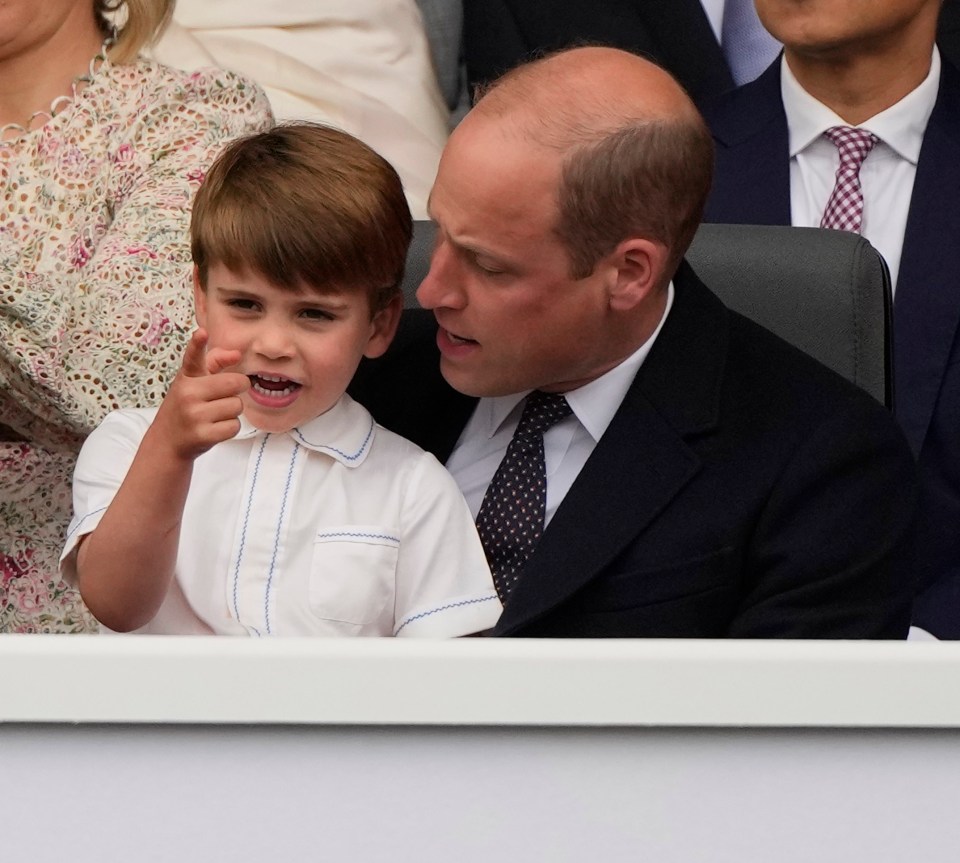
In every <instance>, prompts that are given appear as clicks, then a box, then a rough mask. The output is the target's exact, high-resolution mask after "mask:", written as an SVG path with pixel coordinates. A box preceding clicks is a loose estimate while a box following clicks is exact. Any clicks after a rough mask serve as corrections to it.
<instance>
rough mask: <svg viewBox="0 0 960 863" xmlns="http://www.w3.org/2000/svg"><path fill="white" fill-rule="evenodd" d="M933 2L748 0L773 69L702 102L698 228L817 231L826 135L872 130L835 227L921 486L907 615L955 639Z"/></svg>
mask: <svg viewBox="0 0 960 863" xmlns="http://www.w3.org/2000/svg"><path fill="white" fill-rule="evenodd" d="M940 5H941V4H940V0H815V2H809V0H807V2H799V0H757V10H758V12H759V13H760V17H761V20H763V22H764V24H765V25H766V27H767V29H768V30H770V31H771V32H772V33H773V34H774V35H775V36H776V37H777V38H778V39H780V40H781V41H782V42H783V43H784V55H783V60H782V62H781V61H780V60H777V61H776V62H775V63H774V64H773V65H772V66H771V67H770V68H769V69H768V70H767V71H766V72H765V73H764V74H763V75H762V76H761V77H760V78H759V79H757V80H756V81H754V82H753V83H752V84H748V85H746V86H744V87H742V88H740V89H738V90H736V91H734V92H733V93H730V94H728V95H727V96H725V97H723V98H721V99H720V100H718V101H717V102H716V103H715V104H714V105H713V106H712V107H708V109H707V112H706V114H707V120H708V122H709V124H710V126H711V129H712V130H713V134H714V139H715V142H716V147H717V151H716V175H715V178H714V187H713V191H712V193H711V196H710V199H709V202H708V204H707V211H706V216H705V219H706V221H717V222H731V223H737V222H742V223H749V224H774V225H777V224H779V225H789V224H794V225H820V224H821V223H822V221H823V220H825V219H826V218H827V217H826V216H825V212H826V211H827V210H828V209H830V207H831V205H830V203H829V202H830V201H831V199H833V198H834V197H835V193H834V188H835V186H838V185H840V184H842V183H843V182H844V181H842V180H841V181H839V183H838V181H837V179H836V177H837V171H838V167H840V162H841V156H840V150H839V149H838V147H837V146H836V145H834V143H833V142H832V141H831V140H830V139H829V138H828V137H825V136H826V135H828V134H830V133H829V132H828V131H827V130H828V129H836V128H845V127H852V128H853V129H854V131H855V132H856V133H857V134H860V133H861V132H865V133H870V134H871V135H872V136H873V137H872V139H871V141H870V144H869V151H868V152H867V153H866V155H865V156H863V160H862V163H861V164H860V167H859V170H858V176H857V177H856V183H855V184H856V186H857V192H858V194H859V195H860V197H861V198H862V202H861V203H862V214H861V216H860V220H859V226H857V225H856V224H849V225H848V226H847V227H848V229H853V230H859V231H860V232H861V233H862V234H863V235H864V236H865V237H866V238H867V239H869V240H870V241H871V242H872V243H873V245H874V246H876V247H877V248H878V250H879V251H880V252H881V254H883V256H884V257H885V258H886V260H887V262H888V264H889V265H890V270H891V276H892V278H893V282H894V315H893V317H894V384H895V386H894V395H895V412H896V415H897V418H898V420H899V422H900V424H901V426H902V427H903V429H904V431H905V433H906V436H907V439H908V440H909V442H910V444H911V446H912V448H913V450H914V452H915V453H916V455H917V457H918V459H919V468H920V479H921V496H920V517H919V521H918V525H919V531H920V541H919V543H918V551H919V556H918V583H919V586H920V589H921V593H920V595H919V596H918V599H917V603H916V610H915V620H916V623H917V625H918V626H920V627H922V628H924V629H926V630H928V631H930V632H932V633H933V634H935V635H937V636H938V637H942V638H957V637H960V530H958V526H960V433H958V429H960V339H958V333H960V242H958V238H960V72H958V71H957V69H956V68H955V67H953V66H952V65H951V64H950V63H949V62H948V61H947V60H945V59H942V58H941V57H940V55H939V52H938V51H937V49H936V48H935V47H934V39H935V36H936V31H937V16H938V13H939V11H940ZM855 173H857V172H855ZM837 194H841V190H839V189H838V192H837Z"/></svg>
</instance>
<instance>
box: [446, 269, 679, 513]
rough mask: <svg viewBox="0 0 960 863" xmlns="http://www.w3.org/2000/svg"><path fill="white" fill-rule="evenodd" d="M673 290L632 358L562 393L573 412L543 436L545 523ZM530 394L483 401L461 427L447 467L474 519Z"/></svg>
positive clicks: (617, 399) (636, 366)
mask: <svg viewBox="0 0 960 863" xmlns="http://www.w3.org/2000/svg"><path fill="white" fill-rule="evenodd" d="M673 297H674V288H673V283H672V282H671V283H670V284H669V286H668V287H667V303H666V307H665V308H664V311H663V317H662V318H661V319H660V323H659V324H657V328H656V330H654V332H653V335H651V336H650V338H649V339H647V340H646V341H645V342H644V343H643V344H642V345H641V346H640V347H639V348H638V349H637V350H636V351H635V352H634V353H633V354H631V355H630V356H629V357H627V358H626V359H625V360H624V361H623V362H622V363H620V364H619V365H618V366H616V367H614V368H612V369H610V371H608V372H607V373H606V374H603V375H601V376H600V377H599V378H597V379H596V380H594V381H591V382H590V383H588V384H584V385H583V386H582V387H578V388H577V389H575V390H571V391H570V392H568V393H564V395H565V396H566V398H567V403H568V404H569V405H570V408H571V411H572V413H571V414H570V416H568V417H566V418H565V419H562V420H560V422H558V423H557V424H556V425H554V426H551V427H550V428H549V429H547V431H546V432H544V435H543V447H544V461H545V466H546V471H547V504H546V515H545V518H544V524H545V525H546V524H549V523H550V519H551V518H553V514H554V513H555V512H556V511H557V507H559V506H560V504H561V502H562V501H563V499H564V497H566V494H567V492H568V491H569V490H570V487H571V486H572V485H573V483H574V480H576V478H577V476H578V475H579V473H580V471H581V470H582V469H583V466H584V465H585V464H586V463H587V459H588V458H590V454H591V453H592V452H593V450H594V447H596V445H597V442H598V441H599V440H600V438H601V437H602V436H603V433H604V432H605V431H606V430H607V426H609V425H610V422H611V420H612V419H613V416H614V414H615V413H616V412H617V410H618V409H619V407H620V403H621V402H622V401H623V398H624V396H625V395H626V394H627V390H628V389H630V385H631V384H632V383H633V379H634V378H635V377H636V376H637V372H638V371H639V370H640V366H641V365H642V364H643V361H644V360H645V359H646V357H647V354H649V353H650V349H651V348H652V347H653V343H654V342H655V341H656V338H657V336H658V335H659V334H660V330H661V329H662V328H663V324H664V321H666V319H667V315H668V314H669V313H670V308H671V307H672V306H673ZM527 395H529V392H523V393H517V394H515V395H509V396H498V397H495V398H483V399H480V401H479V402H478V403H477V407H476V408H475V410H474V412H473V415H472V416H471V417H470V420H469V421H468V422H467V424H466V426H464V429H463V432H462V433H461V435H460V439H459V440H458V441H457V445H456V447H454V450H453V452H452V453H451V455H450V458H449V459H447V469H448V470H449V471H450V473H452V474H453V476H454V479H456V481H457V485H459V486H460V490H461V491H462V492H463V495H464V497H465V498H466V499H467V505H468V506H469V507H470V511H471V512H472V513H473V516H474V518H476V516H477V513H478V512H479V511H480V504H481V503H482V502H483V496H484V494H485V493H486V491H487V486H488V485H490V482H491V480H492V479H493V475H494V474H495V473H496V472H497V468H498V467H499V466H500V462H501V461H502V460H503V456H504V454H505V453H506V451H507V446H508V445H509V444H510V440H511V439H512V438H513V433H514V431H515V430H516V428H517V423H519V422H520V414H521V413H523V407H522V402H523V400H524V399H525V398H526V397H527Z"/></svg>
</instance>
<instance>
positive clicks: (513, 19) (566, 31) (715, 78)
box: [463, 0, 734, 99]
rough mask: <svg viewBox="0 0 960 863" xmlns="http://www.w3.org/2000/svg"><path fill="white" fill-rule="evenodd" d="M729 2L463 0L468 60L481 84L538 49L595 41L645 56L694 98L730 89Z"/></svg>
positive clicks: (471, 76)
mask: <svg viewBox="0 0 960 863" xmlns="http://www.w3.org/2000/svg"><path fill="white" fill-rule="evenodd" d="M723 9H724V0H708V2H704V0H602V2H591V3H571V2H569V0H464V3H463V11H464V58H465V60H466V66H467V77H468V80H469V82H470V84H471V85H475V84H483V83H486V82H487V81H489V80H491V79H493V78H496V77H498V76H499V75H501V74H502V73H504V72H506V71H507V70H508V69H511V68H512V67H513V66H515V65H516V64H517V63H519V62H520V61H521V60H525V59H527V58H528V57H530V56H531V55H532V54H533V53H534V52H536V51H555V50H557V49H559V48H566V47H568V46H570V45H574V44H584V43H587V42H589V43H595V44H603V45H609V46H611V47H617V48H622V49H624V50H626V51H632V52H633V53H634V54H640V55H642V56H644V57H647V58H649V59H651V60H653V61H655V62H656V63H659V64H660V65H661V66H663V67H664V68H665V69H667V70H668V71H669V72H670V73H671V74H672V75H673V76H674V77H675V78H676V79H677V80H678V81H679V82H680V83H681V84H682V85H683V87H684V88H685V89H686V90H687V92H688V93H690V95H691V96H693V98H694V99H704V98H707V97H709V96H713V95H717V94H720V93H723V92H725V91H727V90H729V89H731V88H732V87H733V85H734V78H733V76H732V75H731V70H730V67H729V65H728V63H727V60H726V58H725V57H724V52H723V49H722V48H721V46H720V38H719V35H718V34H719V33H720V32H721V26H722V18H723Z"/></svg>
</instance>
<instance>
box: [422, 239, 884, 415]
mask: <svg viewBox="0 0 960 863" xmlns="http://www.w3.org/2000/svg"><path fill="white" fill-rule="evenodd" d="M434 232H435V228H434V225H433V224H432V223H430V222H426V221H420V222H416V223H415V225H414V238H413V243H412V244H411V247H410V252H409V254H408V256H407V272H406V275H405V276H404V282H403V287H404V296H405V301H406V304H407V305H410V306H416V304H417V303H416V299H415V298H414V293H415V292H416V289H417V287H418V286H419V284H420V282H421V281H422V279H423V277H424V276H425V275H426V273H427V270H428V269H429V266H430V250H431V248H432V246H433V238H434ZM687 260H688V261H689V262H690V264H691V266H692V267H693V268H694V270H696V272H697V275H699V276H700V278H701V279H702V280H703V282H704V283H705V284H706V285H707V286H708V287H709V288H710V289H711V290H712V291H713V292H714V293H715V294H717V296H719V297H720V299H721V300H723V302H724V303H726V304H727V306H729V307H730V308H732V309H734V310H736V311H738V312H740V314H742V315H745V316H746V317H748V318H751V319H752V320H754V321H756V322H757V323H759V324H761V325H762V326H764V327H766V328H767V329H769V330H771V331H772V332H774V333H776V334H777V335H778V336H780V337H781V338H783V339H785V340H786V341H788V342H790V343H791V344H793V345H795V346H797V347H798V348H800V349H801V350H803V351H805V352H806V353H808V354H810V356H812V357H814V358H815V359H817V360H819V361H820V362H822V363H823V364H824V365H826V366H828V367H829V368H831V369H833V370H834V371H836V372H838V373H839V374H841V375H843V376H844V377H845V378H847V379H848V380H850V381H853V383H855V384H857V385H858V386H860V387H862V388H863V389H864V390H866V391H867V392H868V393H870V394H871V395H872V396H874V398H876V399H877V400H878V401H880V402H882V403H883V404H885V405H887V406H888V407H890V406H891V405H892V404H893V392H892V388H893V387H892V374H891V369H892V358H891V352H892V346H891V336H890V333H891V327H890V324H891V308H892V301H891V291H890V274H889V271H888V270H887V265H886V263H885V262H884V260H883V258H882V257H881V256H880V254H879V253H878V252H877V251H876V249H874V248H873V246H871V245H870V243H869V242H867V241H866V240H865V239H863V238H862V237H860V236H858V235H856V234H850V233H847V232H845V231H829V230H824V229H820V228H789V227H768V226H755V225H702V226H701V227H700V229H699V230H698V231H697V235H696V237H695V238H694V241H693V244H692V245H691V247H690V250H689V252H688V253H687Z"/></svg>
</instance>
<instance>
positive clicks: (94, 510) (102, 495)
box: [60, 410, 156, 585]
mask: <svg viewBox="0 0 960 863" xmlns="http://www.w3.org/2000/svg"><path fill="white" fill-rule="evenodd" d="M155 413H156V411H138V410H123V411H114V412H113V413H110V414H108V415H107V417H106V418H105V419H104V421H103V422H102V423H101V424H100V425H99V426H98V427H97V428H96V429H94V431H93V433H92V434H91V435H90V436H89V437H88V438H87V439H86V441H85V442H84V444H83V448H82V449H81V450H80V456H79V458H78V459H77V466H76V469H75V471H74V474H73V518H72V519H71V521H70V526H69V527H68V528H67V539H66V544H65V546H64V549H63V551H62V552H61V555H60V573H61V576H62V577H63V579H64V580H65V581H66V582H67V583H68V584H72V585H76V583H77V579H76V576H77V572H76V555H75V554H73V552H74V551H75V550H76V548H77V546H78V545H79V543H80V540H81V539H82V538H83V537H84V536H86V535H87V534H89V533H93V531H94V530H95V529H96V527H97V525H98V524H100V519H101V518H103V514H104V513H105V512H106V510H107V507H108V506H110V504H111V502H112V501H113V498H114V496H115V495H116V493H117V489H119V488H120V484H121V483H122V482H123V479H124V477H125V476H126V475H127V471H128V470H129V469H130V465H131V464H132V463H133V458H134V456H135V455H136V454H137V449H138V448H139V446H140V441H141V440H142V439H143V435H144V433H145V432H146V430H147V429H148V428H149V426H150V421H151V419H152V417H153V415H154V414H155Z"/></svg>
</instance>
